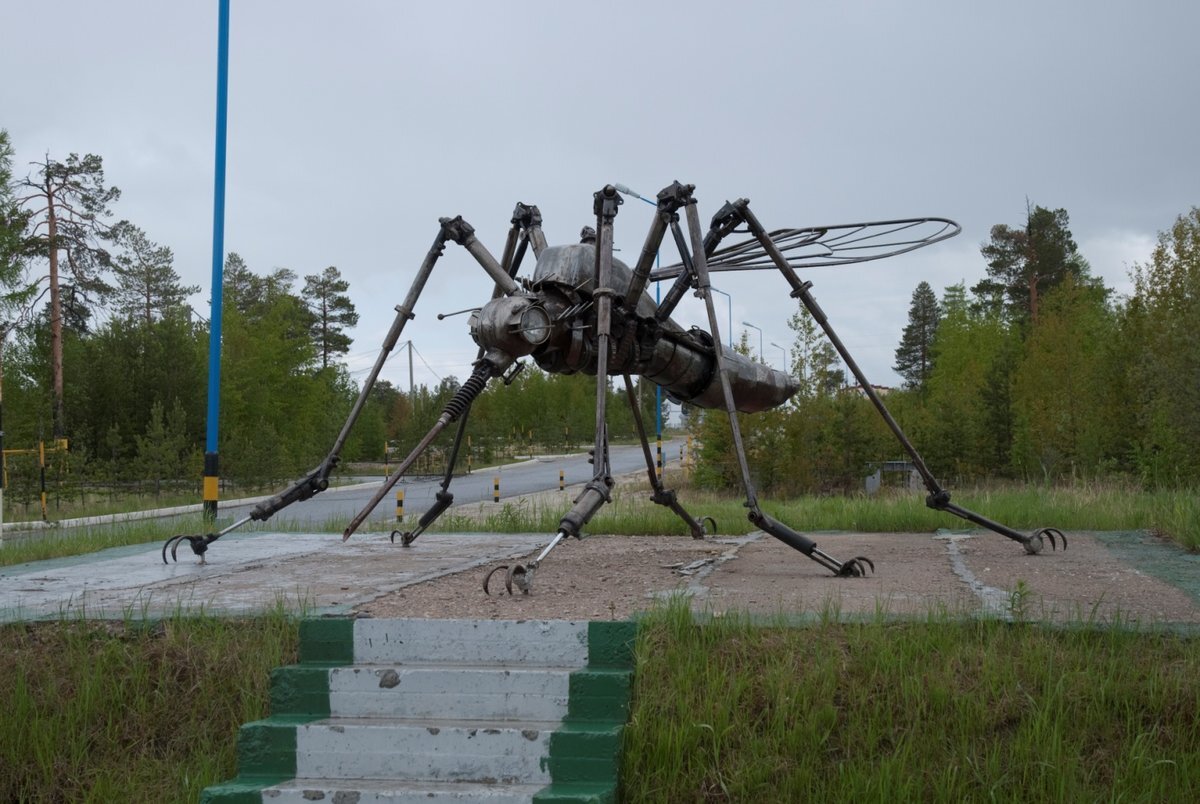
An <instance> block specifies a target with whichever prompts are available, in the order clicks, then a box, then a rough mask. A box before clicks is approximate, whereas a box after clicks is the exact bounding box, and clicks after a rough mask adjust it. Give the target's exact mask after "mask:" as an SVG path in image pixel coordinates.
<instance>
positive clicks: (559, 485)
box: [558, 469, 567, 491]
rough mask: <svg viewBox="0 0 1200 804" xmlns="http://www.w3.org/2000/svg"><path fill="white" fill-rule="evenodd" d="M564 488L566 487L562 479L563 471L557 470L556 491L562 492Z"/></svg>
mask: <svg viewBox="0 0 1200 804" xmlns="http://www.w3.org/2000/svg"><path fill="white" fill-rule="evenodd" d="M566 487H567V486H566V482H565V478H564V477H563V470H562V469H559V470H558V490H559V491H562V490H564V489H565V488H566Z"/></svg>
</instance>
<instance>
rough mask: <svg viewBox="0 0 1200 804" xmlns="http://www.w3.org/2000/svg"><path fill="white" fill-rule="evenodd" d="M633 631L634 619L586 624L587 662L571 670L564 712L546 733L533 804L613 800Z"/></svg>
mask: <svg viewBox="0 0 1200 804" xmlns="http://www.w3.org/2000/svg"><path fill="white" fill-rule="evenodd" d="M637 633H638V626H637V623H635V622H628V621H619V622H612V621H603V622H589V623H588V664H587V666H586V667H584V668H582V669H580V670H577V671H575V672H574V673H572V674H571V678H570V698H569V699H568V703H567V717H566V719H565V720H564V721H563V724H562V726H561V727H560V728H559V729H558V730H556V731H555V732H554V733H553V734H551V735H550V756H549V757H547V758H546V760H545V763H546V767H547V768H548V769H549V771H550V779H551V782H550V784H549V785H547V786H546V787H544V788H542V789H541V790H539V791H538V792H537V793H536V794H535V795H534V798H533V800H534V802H535V804H566V803H567V802H572V803H573V804H607V803H608V802H615V801H616V795H617V786H618V782H619V781H620V773H621V738H622V735H623V734H624V731H625V723H626V722H627V721H628V720H629V708H630V699H631V698H632V695H633V667H634V659H635V657H634V651H635V648H636V646H637Z"/></svg>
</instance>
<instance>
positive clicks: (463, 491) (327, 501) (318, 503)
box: [219, 439, 684, 529]
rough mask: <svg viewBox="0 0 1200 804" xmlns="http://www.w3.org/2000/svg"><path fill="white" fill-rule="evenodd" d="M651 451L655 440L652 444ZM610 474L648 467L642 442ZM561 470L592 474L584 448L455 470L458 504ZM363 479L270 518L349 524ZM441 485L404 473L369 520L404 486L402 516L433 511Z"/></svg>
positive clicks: (373, 484)
mask: <svg viewBox="0 0 1200 804" xmlns="http://www.w3.org/2000/svg"><path fill="white" fill-rule="evenodd" d="M683 444H684V440H683V439H671V440H664V441H663V464H664V466H671V465H672V464H676V463H678V462H679V460H680V449H681V447H682V446H683ZM650 449H651V454H652V455H653V451H654V445H653V444H651V445H650ZM609 454H610V461H611V464H612V473H613V474H614V475H623V474H628V473H630V472H637V471H645V470H646V459H645V456H644V455H643V453H642V448H641V446H640V445H633V446H612V447H610V448H609ZM559 471H562V473H563V479H564V482H565V483H566V485H568V486H570V485H572V484H576V483H585V482H587V481H588V480H590V479H591V477H592V471H593V470H592V465H591V464H590V463H588V456H587V454H586V453H579V454H573V455H555V456H544V457H537V458H534V459H532V460H528V461H522V462H520V463H513V464H507V465H504V466H499V467H494V468H488V469H476V470H475V471H473V472H472V473H471V474H469V475H467V474H461V475H456V476H455V478H454V480H453V481H452V482H451V484H450V492H451V493H452V494H453V495H454V504H455V505H461V504H465V503H477V502H484V501H490V500H492V498H493V482H494V480H495V478H496V477H499V478H500V499H501V500H505V499H510V498H513V497H520V496H522V495H525V494H533V493H535V492H538V491H546V490H547V489H556V488H558V473H559ZM362 480H364V481H365V482H361V483H356V484H353V485H350V486H344V487H337V488H331V489H329V490H328V491H325V492H322V493H321V494H319V495H317V496H316V497H313V498H312V499H310V500H306V501H304V502H299V503H295V504H294V505H292V506H290V507H288V508H285V509H283V510H282V511H280V512H279V513H277V514H276V515H275V516H273V517H272V518H271V520H270V521H271V523H272V524H275V523H278V524H280V525H282V524H283V523H290V524H293V525H298V526H300V527H312V528H319V529H328V526H331V525H333V526H336V527H341V526H342V525H344V524H345V523H348V522H349V521H350V520H351V519H352V518H353V517H354V516H355V515H356V514H357V513H358V512H359V511H360V510H362V508H363V506H365V505H366V504H367V502H368V501H369V500H370V499H371V497H372V496H373V495H374V494H375V492H376V491H377V490H378V488H379V486H380V484H382V482H383V479H382V477H381V478H378V479H368V478H363V479H362ZM440 486H441V478H440V477H437V478H430V477H413V478H402V479H401V480H400V482H399V483H397V484H396V486H395V487H394V488H393V489H392V490H391V491H389V492H388V494H387V496H385V497H384V498H383V499H382V500H381V501H380V503H379V505H378V507H377V508H376V509H375V510H374V511H373V512H372V513H371V515H370V517H369V518H368V519H367V522H394V521H395V517H396V492H397V491H399V490H403V491H404V521H405V523H415V522H416V519H417V517H419V516H420V515H421V514H423V513H424V512H425V511H427V510H429V508H430V506H432V505H433V503H434V495H435V494H436V493H437V491H438V489H439V487H440ZM253 507H254V505H253V504H251V503H243V504H235V503H232V502H231V503H223V504H221V505H220V506H219V511H220V516H221V520H222V521H223V522H224V521H227V520H230V519H234V520H235V519H240V518H242V517H245V516H248V515H249V514H250V511H251V509H252V508H253Z"/></svg>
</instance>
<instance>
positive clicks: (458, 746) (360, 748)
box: [296, 717, 560, 785]
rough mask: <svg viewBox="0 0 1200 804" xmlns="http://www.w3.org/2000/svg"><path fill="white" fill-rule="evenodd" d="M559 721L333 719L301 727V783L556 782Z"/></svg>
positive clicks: (298, 752) (298, 756)
mask: <svg viewBox="0 0 1200 804" xmlns="http://www.w3.org/2000/svg"><path fill="white" fill-rule="evenodd" d="M559 725H560V722H559V721H549V722H547V721H523V722H521V723H519V724H513V723H511V722H505V721H490V722H489V721H474V720H473V721H449V720H404V719H393V720H378V719H374V718H344V717H339V718H331V719H328V720H317V721H314V722H312V723H305V724H302V725H300V726H298V727H297V729H296V777H297V778H301V779H303V778H314V779H347V780H350V779H354V780H358V779H376V780H385V779H392V780H397V779H398V780H405V781H417V780H424V781H441V782H486V783H488V784H496V783H500V784H542V785H546V784H549V783H550V772H549V769H548V768H547V767H546V762H545V761H544V760H545V757H546V756H547V755H548V754H549V743H550V734H551V732H553V731H554V729H556V728H558V727H559Z"/></svg>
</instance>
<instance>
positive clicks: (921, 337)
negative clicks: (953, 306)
mask: <svg viewBox="0 0 1200 804" xmlns="http://www.w3.org/2000/svg"><path fill="white" fill-rule="evenodd" d="M941 318H942V316H941V311H940V310H939V309H938V300H937V295H936V294H935V293H934V292H933V288H931V287H930V286H929V283H928V282H921V283H920V284H919V285H917V289H916V290H914V291H913V295H912V304H911V305H910V306H909V308H908V324H907V325H906V326H905V327H904V333H903V335H901V337H900V346H898V347H897V348H896V365H895V366H894V367H893V368H895V370H896V373H897V374H899V375H900V376H901V377H903V378H904V384H905V385H906V386H907V387H909V388H916V389H921V388H924V387H925V381H926V380H928V379H929V373H930V372H931V371H932V370H933V351H932V347H933V339H934V336H935V335H936V334H937V328H938V323H939V322H940V321H941Z"/></svg>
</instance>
